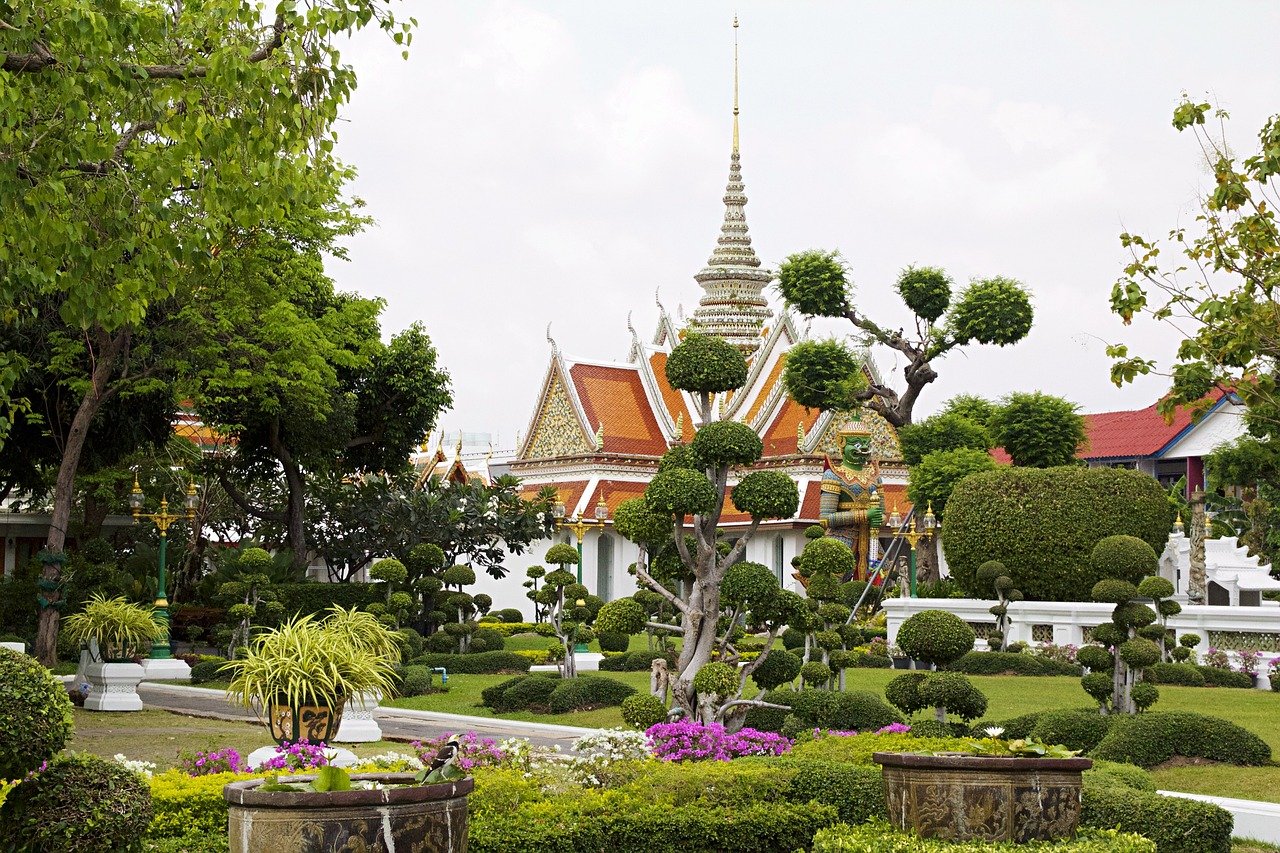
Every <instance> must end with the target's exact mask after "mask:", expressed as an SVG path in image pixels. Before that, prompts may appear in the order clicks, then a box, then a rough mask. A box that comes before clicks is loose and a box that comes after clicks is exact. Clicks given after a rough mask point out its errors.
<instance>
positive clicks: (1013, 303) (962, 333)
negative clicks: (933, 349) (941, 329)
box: [949, 276, 1035, 346]
mask: <svg viewBox="0 0 1280 853" xmlns="http://www.w3.org/2000/svg"><path fill="white" fill-rule="evenodd" d="M1034 316H1035V311H1034V310H1033V309H1032V307H1031V295H1030V294H1029V293H1028V292H1027V288H1026V287H1025V286H1023V284H1022V283H1021V282H1019V281H1015V280H1014V279H1011V278H1003V277H1000V276H996V277H993V278H988V279H982V280H981V281H975V282H973V283H971V284H970V285H969V286H968V287H966V288H965V289H964V290H963V291H962V292H961V294H960V298H959V299H958V300H957V301H956V304H955V306H954V307H953V308H952V310H951V313H950V315H949V319H950V325H951V328H952V331H953V333H954V334H955V337H956V339H957V340H959V341H960V342H961V343H968V342H969V341H977V342H978V343H981V344H995V345H997V346H1008V345H1009V344H1015V343H1017V342H1018V341H1020V340H1022V339H1023V338H1025V337H1026V336H1027V333H1028V332H1030V331H1031V323H1032V320H1033V318H1034Z"/></svg>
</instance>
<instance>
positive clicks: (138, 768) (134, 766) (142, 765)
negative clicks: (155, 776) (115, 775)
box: [115, 752, 156, 779]
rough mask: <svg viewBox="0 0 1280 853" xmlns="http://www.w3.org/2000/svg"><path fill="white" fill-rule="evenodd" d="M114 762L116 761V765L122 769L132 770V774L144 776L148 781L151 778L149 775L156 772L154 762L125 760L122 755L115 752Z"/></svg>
mask: <svg viewBox="0 0 1280 853" xmlns="http://www.w3.org/2000/svg"><path fill="white" fill-rule="evenodd" d="M115 761H116V764H119V765H120V766H121V767H123V768H124V769H126V770H132V771H133V772H134V773H137V774H138V775H139V776H145V777H146V778H148V779H150V778H151V774H152V773H154V772H155V770H156V765H155V762H154V761H142V760H141V759H131V758H125V757H124V754H123V753H120V752H117V753H116V754H115Z"/></svg>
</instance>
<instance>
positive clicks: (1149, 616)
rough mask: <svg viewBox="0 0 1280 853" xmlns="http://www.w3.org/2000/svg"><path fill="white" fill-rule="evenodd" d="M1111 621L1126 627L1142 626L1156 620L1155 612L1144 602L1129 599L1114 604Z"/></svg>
mask: <svg viewBox="0 0 1280 853" xmlns="http://www.w3.org/2000/svg"><path fill="white" fill-rule="evenodd" d="M1111 621H1112V622H1115V623H1116V624H1117V625H1122V626H1124V627H1126V628H1142V627H1144V626H1146V625H1150V624H1151V623H1152V622H1154V621H1156V612H1155V611H1154V610H1152V609H1151V608H1150V607H1148V606H1147V605H1145V604H1142V603H1140V602H1137V601H1129V602H1126V603H1125V604H1117V605H1116V609H1115V610H1114V611H1112V613H1111Z"/></svg>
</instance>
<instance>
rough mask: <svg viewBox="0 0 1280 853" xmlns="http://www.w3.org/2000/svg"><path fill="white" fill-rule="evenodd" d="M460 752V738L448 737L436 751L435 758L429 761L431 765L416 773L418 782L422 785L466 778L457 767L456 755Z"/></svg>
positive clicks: (456, 736)
mask: <svg viewBox="0 0 1280 853" xmlns="http://www.w3.org/2000/svg"><path fill="white" fill-rule="evenodd" d="M461 751H462V741H461V736H460V735H452V736H450V738H449V739H448V740H447V741H445V742H444V743H443V744H442V745H441V746H440V749H438V750H437V751H436V757H435V758H433V759H431V764H430V765H429V766H427V767H424V768H423V769H422V771H421V772H420V773H418V777H417V778H418V781H419V782H421V783H423V784H430V783H432V782H447V781H450V780H453V779H461V778H463V777H464V776H466V773H465V772H463V771H462V769H461V768H459V767H458V765H457V761H458V753H459V752H461Z"/></svg>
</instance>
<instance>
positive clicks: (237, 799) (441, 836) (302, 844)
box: [222, 773, 475, 853]
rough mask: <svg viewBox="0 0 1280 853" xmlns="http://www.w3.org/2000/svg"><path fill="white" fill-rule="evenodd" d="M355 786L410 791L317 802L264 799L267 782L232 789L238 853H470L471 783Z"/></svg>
mask: <svg viewBox="0 0 1280 853" xmlns="http://www.w3.org/2000/svg"><path fill="white" fill-rule="evenodd" d="M292 778H295V779H298V780H307V779H310V778H312V777H310V776H297V777H292ZM351 778H352V779H353V780H358V779H369V780H373V781H377V782H381V783H382V784H384V785H390V784H400V785H405V787H401V788H382V789H379V790H372V791H340V792H333V793H325V794H311V793H302V792H299V793H292V792H288V793H286V792H267V791H259V790H257V788H258V786H260V785H261V784H262V782H263V780H262V779H249V780H247V781H244V782H232V783H231V784H229V785H227V786H226V787H225V788H223V789H222V796H223V799H225V800H226V802H227V822H228V838H229V840H230V845H231V853H260V852H261V851H263V850H269V851H271V853H328V851H334V850H338V851H342V850H347V851H354V850H362V851H371V853H372V851H384V853H410V851H414V853H465V851H466V849H467V795H468V794H470V793H471V791H472V789H473V788H474V787H475V783H474V782H473V781H472V780H471V779H463V780H461V781H459V782H444V783H441V784H438V785H414V784H412V782H413V774H412V773H368V774H357V775H355V776H352V777H351ZM406 783H410V784H407V785H406Z"/></svg>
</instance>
